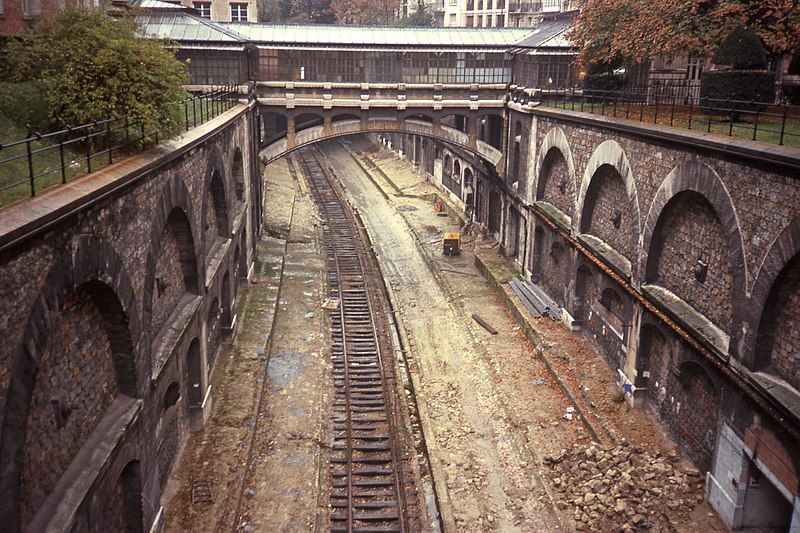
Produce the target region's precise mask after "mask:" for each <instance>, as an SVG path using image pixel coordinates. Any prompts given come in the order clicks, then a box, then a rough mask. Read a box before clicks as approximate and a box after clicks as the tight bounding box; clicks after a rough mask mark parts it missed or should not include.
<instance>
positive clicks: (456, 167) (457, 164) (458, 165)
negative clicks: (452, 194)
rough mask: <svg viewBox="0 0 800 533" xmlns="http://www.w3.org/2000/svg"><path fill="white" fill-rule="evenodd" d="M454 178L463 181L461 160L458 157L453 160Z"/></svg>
mask: <svg viewBox="0 0 800 533" xmlns="http://www.w3.org/2000/svg"><path fill="white" fill-rule="evenodd" d="M453 179H454V180H456V181H457V182H459V183H460V182H461V162H460V161H459V160H458V159H456V160H455V161H453Z"/></svg>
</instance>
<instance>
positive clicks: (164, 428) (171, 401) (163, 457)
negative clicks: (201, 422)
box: [156, 381, 181, 487]
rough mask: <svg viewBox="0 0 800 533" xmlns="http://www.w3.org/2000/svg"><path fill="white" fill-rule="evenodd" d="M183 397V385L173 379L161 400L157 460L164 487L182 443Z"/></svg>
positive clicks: (157, 432)
mask: <svg viewBox="0 0 800 533" xmlns="http://www.w3.org/2000/svg"><path fill="white" fill-rule="evenodd" d="M180 399H181V387H180V384H179V383H178V382H177V381H173V382H171V383H170V384H169V386H168V387H167V390H166V391H165V392H164V395H163V397H162V400H161V416H160V418H159V420H158V428H157V430H156V435H157V450H158V451H157V453H156V462H157V464H158V478H159V481H160V483H161V486H162V487H163V486H164V484H166V482H167V479H168V478H169V473H170V471H171V469H172V464H173V463H174V461H175V456H176V455H177V453H178V448H179V445H180V442H179V440H180V416H179V403H178V402H179V401H180Z"/></svg>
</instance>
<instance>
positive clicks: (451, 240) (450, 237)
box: [442, 233, 461, 255]
mask: <svg viewBox="0 0 800 533" xmlns="http://www.w3.org/2000/svg"><path fill="white" fill-rule="evenodd" d="M442 253H443V254H444V255H458V254H460V253H461V234H460V233H445V234H444V237H443V238H442Z"/></svg>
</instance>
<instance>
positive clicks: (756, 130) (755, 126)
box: [751, 99, 761, 141]
mask: <svg viewBox="0 0 800 533" xmlns="http://www.w3.org/2000/svg"><path fill="white" fill-rule="evenodd" d="M751 103H752V104H753V105H755V108H756V120H755V122H754V123H753V140H754V141H755V140H756V136H757V135H758V115H759V113H760V111H761V108H760V107H759V106H758V104H756V103H755V99H753V100H752V101H751Z"/></svg>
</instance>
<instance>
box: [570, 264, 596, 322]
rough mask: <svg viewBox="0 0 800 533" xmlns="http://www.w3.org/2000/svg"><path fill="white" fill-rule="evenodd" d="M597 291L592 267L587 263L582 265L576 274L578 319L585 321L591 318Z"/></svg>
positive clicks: (576, 314) (576, 313) (576, 317)
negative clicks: (590, 314) (590, 312)
mask: <svg viewBox="0 0 800 533" xmlns="http://www.w3.org/2000/svg"><path fill="white" fill-rule="evenodd" d="M596 291H597V281H596V280H595V276H594V273H593V272H592V268H591V267H590V266H589V265H586V264H582V265H580V266H579V267H578V269H577V271H576V274H575V319H576V320H578V321H581V322H583V321H586V320H588V319H589V310H590V309H591V307H592V300H593V298H594V296H595V292H596Z"/></svg>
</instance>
